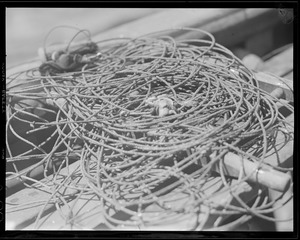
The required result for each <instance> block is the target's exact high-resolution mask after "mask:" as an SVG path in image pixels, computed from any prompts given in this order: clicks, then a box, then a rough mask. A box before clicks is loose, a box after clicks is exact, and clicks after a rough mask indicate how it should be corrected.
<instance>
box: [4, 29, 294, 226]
mask: <svg viewBox="0 0 300 240" xmlns="http://www.w3.org/2000/svg"><path fill="white" fill-rule="evenodd" d="M178 31H182V32H190V31H195V32H198V33H201V34H203V36H204V37H203V38H199V39H187V40H175V39H174V38H173V37H171V35H170V34H171V33H172V31H171V30H167V31H162V32H159V33H155V34H156V35H157V34H158V35H159V36H156V37H155V34H148V35H145V36H142V37H138V38H134V39H129V38H121V39H108V40H105V41H101V42H96V43H94V42H92V41H91V40H90V36H89V35H88V32H86V31H79V33H77V35H78V34H85V36H87V38H88V41H87V42H85V43H84V44H82V45H81V47H79V48H78V47H75V48H74V49H75V50H74V49H73V50H71V48H72V46H71V44H68V46H67V48H65V49H64V50H61V51H55V52H53V53H48V52H47V49H46V47H44V54H45V55H44V56H45V63H43V64H42V65H41V66H40V67H39V68H33V69H31V70H26V71H22V72H18V73H14V74H12V75H10V76H7V81H8V88H7V119H6V122H7V123H6V131H7V137H6V143H7V164H10V168H9V170H7V178H8V179H9V180H13V179H19V180H20V181H23V183H24V184H25V185H26V186H27V187H33V186H35V188H37V189H39V188H41V187H43V189H45V188H46V189H48V190H47V191H49V192H50V193H51V194H50V195H49V196H50V197H49V199H48V200H47V201H44V202H42V203H41V204H44V208H43V209H42V210H41V211H40V212H39V214H38V216H37V218H36V220H35V225H34V226H35V228H39V226H40V225H39V224H40V222H41V219H42V214H43V210H44V209H45V208H46V206H47V205H48V204H55V206H56V209H57V210H58V211H60V213H61V214H62V215H63V216H64V218H65V219H66V224H67V223H68V224H69V223H70V222H72V224H74V226H75V227H76V228H80V226H79V225H76V214H75V210H74V209H72V208H73V206H74V201H75V202H76V201H79V199H82V198H88V196H89V197H91V196H92V198H94V199H97V204H98V206H99V207H100V208H101V215H102V216H103V220H102V224H104V225H105V227H106V228H118V227H120V226H122V227H129V228H130V227H136V226H137V227H138V228H140V229H147V228H148V229H151V227H153V226H160V225H164V224H166V225H168V224H172V223H174V222H180V219H181V220H182V221H184V219H188V220H189V224H188V225H186V230H203V229H207V228H208V229H230V228H232V226H235V225H238V224H241V223H242V222H245V221H247V220H249V219H250V218H251V217H253V216H258V217H261V218H264V219H268V220H270V221H277V220H278V219H275V218H272V217H268V216H266V214H268V213H272V211H274V203H275V201H271V202H270V201H269V200H268V199H267V197H266V196H264V195H263V194H262V191H261V190H259V191H258V192H257V193H256V195H255V196H253V201H252V202H251V204H250V206H249V203H246V202H244V201H243V200H242V199H241V198H240V197H239V195H238V192H239V191H240V190H241V187H242V186H244V185H243V184H245V182H246V181H248V179H249V175H245V174H243V170H242V169H240V170H239V174H238V177H236V178H233V177H231V176H228V175H227V174H226V171H225V170H224V160H223V158H224V156H225V155H226V154H228V153H234V154H235V155H237V156H240V157H241V159H242V158H245V159H248V160H250V161H251V162H255V163H257V168H259V167H260V165H261V164H263V163H264V159H265V158H266V157H267V155H268V153H269V151H270V149H272V148H274V139H275V138H276V136H277V135H278V134H279V132H281V133H284V134H285V136H286V141H290V140H291V139H292V138H293V129H292V127H291V126H289V123H288V122H287V121H286V120H285V116H283V114H282V113H281V112H280V111H279V109H278V104H277V103H278V102H279V100H278V99H277V98H275V97H273V96H271V95H270V94H268V93H267V92H264V91H262V90H261V89H259V87H258V82H257V80H256V78H255V77H254V75H253V73H252V72H251V71H250V70H248V69H247V68H246V67H245V66H244V65H243V63H242V62H241V61H240V60H239V59H238V58H237V57H235V56H234V55H233V54H232V53H231V52H230V51H229V50H228V49H226V48H225V47H223V46H221V45H220V44H217V43H216V42H215V39H214V37H213V36H212V35H211V34H209V33H207V32H205V31H201V30H198V29H189V28H182V29H180V30H178ZM77 35H76V36H77ZM20 81H21V82H22V83H19V84H18V82H20ZM13 83H15V84H13ZM9 86H12V87H9ZM26 101H27V102H26ZM28 101H29V102H28ZM31 101H32V102H34V103H35V106H32V104H31V103H32V102H31ZM286 108H288V109H289V111H291V112H293V107H292V106H290V105H288V104H287V105H286ZM18 123H19V124H23V125H26V126H27V129H26V130H24V129H23V135H22V134H21V133H20V131H21V130H22V129H21V130H20V129H18V128H17V124H18ZM45 131H48V132H47V134H44V132H45ZM49 132H50V133H49ZM24 134H25V135H24ZM35 135H43V139H42V140H38V141H37V140H36V139H35V138H34V137H32V136H35ZM18 141H19V142H20V141H21V142H23V143H25V145H26V149H25V150H24V151H21V152H20V151H19V152H18V151H17V153H16V152H14V151H15V150H13V144H14V143H15V142H18ZM29 161H30V164H31V166H30V167H29V168H28V167H27V168H25V167H23V168H22V167H20V166H21V165H20V164H23V165H22V166H28V165H29ZM18 164H19V165H18ZM72 164H77V165H76V166H77V167H76V168H75V169H73V170H72V171H71V170H69V171H68V170H67V171H65V172H63V171H64V170H63V169H70V166H71V165H72ZM39 166H43V172H42V175H43V181H42V180H38V179H34V178H32V177H30V176H28V173H29V172H30V171H32V170H33V169H35V168H38V167H39ZM7 169H8V167H7ZM216 169H218V171H216ZM277 169H278V170H280V171H283V172H291V171H292V169H291V168H279V167H277ZM32 183H34V184H33V185H31V184H32ZM291 184H292V183H291ZM214 186H217V187H214ZM62 189H68V190H69V192H71V193H72V194H63V193H62V192H63V191H62ZM224 194H227V195H228V196H230V197H231V198H233V199H234V200H235V201H237V202H238V204H235V205H234V204H233V203H232V201H225V200H226V199H225V200H224V201H220V200H217V201H216V199H220V198H222V196H225V195H224ZM218 196H219V198H218ZM276 201H278V202H279V201H280V198H278V199H276ZM284 204H285V203H284V202H282V203H281V205H280V206H283V205H284ZM63 206H68V208H67V209H68V211H67V212H64V211H62V208H63ZM20 207H21V206H17V207H16V206H11V207H9V208H8V211H14V209H16V208H20ZM119 212H122V213H123V214H124V215H126V216H127V217H126V218H118V213H119ZM71 213H72V214H71ZM70 216H71V217H70ZM212 216H215V218H214V219H215V222H214V224H212V225H210V226H209V225H208V220H209V218H211V217H212ZM228 216H235V220H234V221H231V222H227V223H226V221H225V222H224V221H222V219H223V218H224V219H226V217H228ZM71 220H72V221H71ZM77 224H78V223H77ZM98 227H99V226H98ZM95 228H96V226H95Z"/></svg>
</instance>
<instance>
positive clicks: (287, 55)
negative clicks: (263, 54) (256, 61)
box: [261, 46, 294, 77]
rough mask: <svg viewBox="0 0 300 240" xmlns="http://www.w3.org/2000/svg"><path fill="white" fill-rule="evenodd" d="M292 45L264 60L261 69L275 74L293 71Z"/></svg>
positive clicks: (282, 74) (280, 74)
mask: <svg viewBox="0 0 300 240" xmlns="http://www.w3.org/2000/svg"><path fill="white" fill-rule="evenodd" d="M293 53H294V49H293V46H291V47H289V48H288V49H286V50H285V51H283V52H281V53H279V54H277V55H276V56H274V57H272V58H271V59H269V60H267V61H265V62H264V64H263V66H262V68H261V70H262V71H264V72H266V73H268V72H270V73H272V74H274V75H276V76H279V77H281V76H284V75H285V74H287V73H289V72H291V71H293V63H294V62H293Z"/></svg>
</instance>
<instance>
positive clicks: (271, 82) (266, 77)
mask: <svg viewBox="0 0 300 240" xmlns="http://www.w3.org/2000/svg"><path fill="white" fill-rule="evenodd" d="M254 76H255V77H256V79H257V80H258V82H259V88H261V89H263V90H265V91H267V92H269V93H271V92H272V91H273V90H275V89H276V88H282V89H283V91H284V94H285V97H284V98H285V99H286V100H288V101H290V102H294V92H293V91H294V90H293V89H294V88H293V82H292V81H290V80H287V79H284V78H281V77H277V76H275V75H273V74H272V75H270V74H269V73H264V72H255V73H254Z"/></svg>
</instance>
